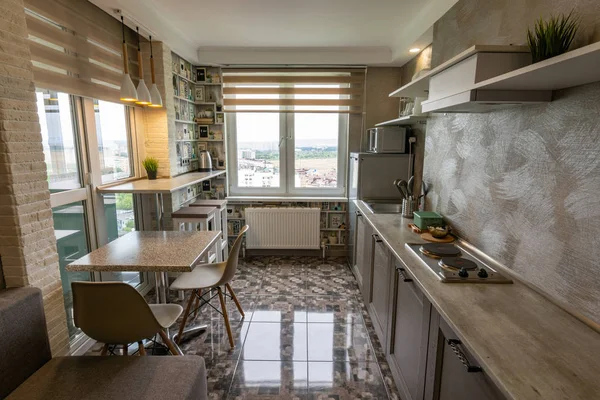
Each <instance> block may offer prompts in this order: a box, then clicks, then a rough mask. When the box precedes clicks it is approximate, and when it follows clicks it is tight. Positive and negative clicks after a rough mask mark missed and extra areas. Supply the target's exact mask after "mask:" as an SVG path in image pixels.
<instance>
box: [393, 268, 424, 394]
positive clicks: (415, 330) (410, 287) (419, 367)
mask: <svg viewBox="0 0 600 400" xmlns="http://www.w3.org/2000/svg"><path fill="white" fill-rule="evenodd" d="M394 274H395V276H394V289H393V303H392V310H393V314H392V323H391V331H390V338H391V340H390V345H389V353H388V354H387V360H388V364H389V366H390V369H391V371H392V374H393V376H394V379H395V381H396V383H397V386H398V389H399V390H400V395H401V397H402V399H405V400H416V399H423V396H424V391H425V372H426V366H427V344H428V337H429V318H430V315H431V304H430V303H429V301H428V300H427V298H426V297H425V295H424V294H423V292H422V291H421V290H420V289H419V288H418V287H417V285H416V284H415V283H414V282H413V280H412V278H411V277H410V275H409V274H408V273H407V272H406V269H405V267H404V264H403V263H401V262H400V261H398V260H396V261H395V271H394Z"/></svg>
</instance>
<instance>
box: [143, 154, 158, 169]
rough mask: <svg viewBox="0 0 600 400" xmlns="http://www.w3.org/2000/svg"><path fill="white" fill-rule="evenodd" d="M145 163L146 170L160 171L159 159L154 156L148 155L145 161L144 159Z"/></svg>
mask: <svg viewBox="0 0 600 400" xmlns="http://www.w3.org/2000/svg"><path fill="white" fill-rule="evenodd" d="M142 164H143V165H144V169H145V170H146V172H156V171H158V160H157V159H156V158H154V157H146V158H144V161H142Z"/></svg>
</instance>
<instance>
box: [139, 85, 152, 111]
mask: <svg viewBox="0 0 600 400" xmlns="http://www.w3.org/2000/svg"><path fill="white" fill-rule="evenodd" d="M137 94H138V98H137V101H136V102H135V104H139V105H142V106H147V105H148V104H150V103H152V99H151V97H150V91H149V90H148V86H146V83H145V82H144V80H143V79H140V82H139V83H138V87H137Z"/></svg>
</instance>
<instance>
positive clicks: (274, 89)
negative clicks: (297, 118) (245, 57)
mask: <svg viewBox="0 0 600 400" xmlns="http://www.w3.org/2000/svg"><path fill="white" fill-rule="evenodd" d="M364 86H365V69H364V68H346V69H334V68H331V69H328V68H323V69H316V68H277V69H275V68H228V69H224V70H223V106H224V110H225V112H295V113H298V112H301V113H349V114H361V113H362V112H363V103H364Z"/></svg>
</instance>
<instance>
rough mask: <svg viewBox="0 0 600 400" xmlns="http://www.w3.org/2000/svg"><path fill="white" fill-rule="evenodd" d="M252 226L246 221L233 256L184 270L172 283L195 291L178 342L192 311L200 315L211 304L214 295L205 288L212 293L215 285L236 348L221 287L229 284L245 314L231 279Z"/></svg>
mask: <svg viewBox="0 0 600 400" xmlns="http://www.w3.org/2000/svg"><path fill="white" fill-rule="evenodd" d="M248 229H249V227H248V225H245V226H244V227H243V228H242V229H241V231H240V233H239V235H238V237H237V238H236V239H235V243H234V244H233V246H232V248H231V252H230V253H229V258H228V259H227V261H225V262H221V263H216V264H201V265H198V266H197V267H196V268H194V270H193V271H192V272H185V273H183V274H181V275H180V276H179V277H178V278H177V279H175V281H174V282H173V284H171V290H191V291H192V293H191V294H190V299H189V300H188V303H187V306H186V308H185V312H184V314H183V321H181V325H180V327H179V333H178V334H177V336H176V337H175V341H176V342H177V343H180V342H181V336H182V335H183V334H184V333H186V332H184V328H185V324H186V322H187V320H188V317H189V316H190V314H191V313H192V312H193V313H194V314H195V315H196V314H197V311H198V308H200V307H201V306H203V305H205V304H207V303H208V302H209V301H210V299H211V298H212V297H210V298H209V299H208V300H205V299H203V298H202V296H203V294H202V290H203V289H208V290H207V291H206V293H209V296H210V291H211V290H212V289H216V290H217V293H218V296H219V300H220V302H221V312H222V315H223V319H224V320H225V327H226V328H227V335H228V336H229V344H230V345H231V347H232V348H233V347H234V344H233V335H232V333H231V327H230V326H229V316H228V314H227V307H226V305H225V298H224V293H223V290H222V289H221V286H225V289H226V290H227V291H229V293H230V297H231V299H233V301H234V302H235V305H236V306H237V309H238V310H239V312H240V314H242V317H244V310H242V306H241V305H240V303H239V301H238V299H237V297H236V296H235V293H234V292H233V289H232V288H231V285H230V284H229V283H230V282H231V280H232V279H233V277H234V275H235V271H236V269H237V265H238V257H239V254H240V247H241V246H242V239H243V235H244V233H246V231H247V230H248ZM227 291H225V295H227ZM206 293H205V294H206ZM213 297H214V296H213ZM194 301H195V302H196V305H195V307H194V311H192V303H193V302H194ZM200 301H202V304H200Z"/></svg>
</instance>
